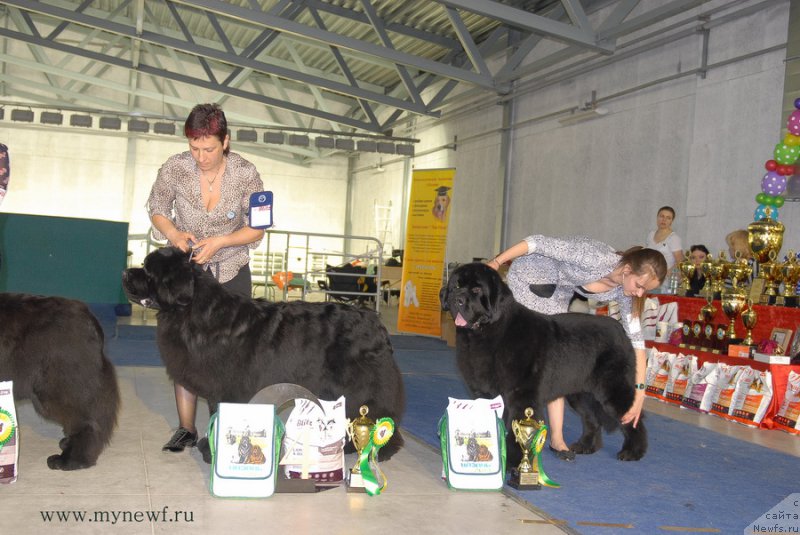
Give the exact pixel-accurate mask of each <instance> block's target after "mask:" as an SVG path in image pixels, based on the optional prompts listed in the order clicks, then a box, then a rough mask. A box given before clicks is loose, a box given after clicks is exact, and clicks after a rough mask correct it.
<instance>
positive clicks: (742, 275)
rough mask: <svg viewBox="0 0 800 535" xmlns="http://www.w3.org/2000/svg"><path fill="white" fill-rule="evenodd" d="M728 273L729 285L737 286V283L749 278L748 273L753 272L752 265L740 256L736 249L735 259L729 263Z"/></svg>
mask: <svg viewBox="0 0 800 535" xmlns="http://www.w3.org/2000/svg"><path fill="white" fill-rule="evenodd" d="M728 274H729V275H730V278H731V286H733V287H734V288H738V287H739V283H744V282H746V281H748V280H750V275H752V274H753V266H751V265H750V262H748V261H747V260H746V259H744V258H743V257H742V253H741V251H736V259H735V260H734V261H733V262H732V263H731V266H730V269H729V270H728Z"/></svg>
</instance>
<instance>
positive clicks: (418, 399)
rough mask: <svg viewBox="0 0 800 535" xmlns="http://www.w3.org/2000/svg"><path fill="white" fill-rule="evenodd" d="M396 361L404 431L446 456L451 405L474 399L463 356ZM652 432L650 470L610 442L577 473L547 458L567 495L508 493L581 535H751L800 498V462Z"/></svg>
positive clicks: (708, 436)
mask: <svg viewBox="0 0 800 535" xmlns="http://www.w3.org/2000/svg"><path fill="white" fill-rule="evenodd" d="M395 355H396V357H397V360H398V364H399V366H400V368H401V370H402V371H403V377H404V380H405V384H406V393H407V397H408V400H409V401H408V406H407V410H406V415H405V417H404V419H403V428H404V429H405V430H406V431H407V432H409V433H411V434H413V435H415V436H417V437H418V438H420V439H421V440H423V441H425V442H427V443H428V444H430V445H432V446H434V447H436V448H438V447H439V438H438V436H437V433H436V429H437V422H438V420H439V418H440V417H441V415H442V414H443V413H444V411H445V409H446V408H447V397H448V396H450V397H455V398H468V397H469V396H468V394H467V391H466V388H465V386H464V384H463V382H462V381H461V379H460V376H459V374H458V371H457V368H456V365H455V351H454V350H453V349H452V348H448V347H447V346H444V347H430V348H429V349H427V350H425V351H411V350H404V349H396V350H395ZM708 418H714V416H710V415H709V416H708ZM646 424H647V429H648V434H649V439H650V449H649V451H648V453H647V455H646V456H645V457H644V459H642V460H641V461H638V462H625V463H623V462H620V461H617V459H616V452H617V451H618V450H619V449H620V448H621V447H622V435H621V434H620V433H614V434H610V435H608V434H607V435H605V436H604V441H605V444H604V447H603V448H602V449H601V450H600V451H598V452H597V453H595V454H593V455H586V456H578V458H577V460H576V462H573V463H567V462H564V461H561V460H558V459H556V458H555V456H554V455H553V454H552V453H550V452H549V451H547V450H545V452H544V453H543V461H542V462H543V467H544V470H545V472H546V473H547V474H548V476H550V478H551V479H553V480H554V481H556V482H558V483H559V484H561V488H559V489H549V488H545V489H542V490H538V491H516V490H514V489H512V488H510V487H507V490H508V491H509V492H511V493H513V494H515V495H517V496H519V497H520V498H522V499H523V500H525V501H527V502H529V503H531V504H532V505H533V506H535V507H536V508H537V509H539V510H540V511H542V512H543V513H545V514H546V515H548V516H549V517H550V518H552V519H554V520H563V521H566V523H567V525H568V526H569V527H571V528H572V529H574V530H577V531H578V532H580V533H586V534H609V535H611V534H618V533H619V534H623V533H624V534H630V533H658V532H662V533H663V532H668V531H682V532H691V531H697V530H702V531H703V532H717V533H742V532H743V530H744V529H745V528H746V527H747V526H748V525H749V524H750V523H751V522H753V521H755V520H756V519H757V518H759V517H760V516H761V515H763V514H764V513H766V512H767V511H768V510H769V509H771V508H772V507H773V506H775V505H777V504H778V503H779V502H780V501H781V500H783V499H784V498H786V497H787V496H788V495H789V494H792V493H793V492H797V491H798V489H800V485H798V483H797V467H798V459H797V458H796V457H792V456H790V455H786V454H783V453H779V452H776V451H773V450H770V449H767V448H763V447H761V446H756V445H754V444H750V443H748V442H742V441H740V440H737V439H734V438H731V437H727V436H724V435H720V434H718V433H715V432H713V431H709V430H706V429H701V428H698V427H695V426H692V425H688V424H684V423H681V422H678V421H676V420H672V419H670V418H666V417H663V416H659V415H655V414H650V415H648V416H647V420H646ZM730 425H737V424H734V423H731V424H730ZM564 429H565V434H566V438H567V441H568V442H570V441H574V440H577V438H578V436H579V434H580V429H581V428H580V419H579V418H578V416H577V415H576V414H575V413H573V412H572V411H571V410H569V409H568V410H567V414H566V415H565V423H564ZM764 432H765V433H776V432H779V431H764ZM798 525H800V523H798ZM797 529H800V528H797ZM708 530H711V531H708ZM717 530H718V531H717Z"/></svg>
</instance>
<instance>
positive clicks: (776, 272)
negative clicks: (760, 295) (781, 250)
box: [761, 251, 783, 305]
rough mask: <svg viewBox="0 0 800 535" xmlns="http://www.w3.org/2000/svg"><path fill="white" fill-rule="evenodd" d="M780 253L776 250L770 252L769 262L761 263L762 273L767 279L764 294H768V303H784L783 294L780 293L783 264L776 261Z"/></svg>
mask: <svg viewBox="0 0 800 535" xmlns="http://www.w3.org/2000/svg"><path fill="white" fill-rule="evenodd" d="M777 256H778V254H777V253H776V252H775V251H770V252H769V262H765V263H764V264H762V265H761V268H762V273H763V276H764V279H765V281H766V284H765V290H764V295H765V296H767V303H766V304H770V305H782V304H783V299H782V297H783V296H780V295H779V294H778V288H779V287H780V285H781V275H782V273H781V264H780V262H777V261H776V258H777Z"/></svg>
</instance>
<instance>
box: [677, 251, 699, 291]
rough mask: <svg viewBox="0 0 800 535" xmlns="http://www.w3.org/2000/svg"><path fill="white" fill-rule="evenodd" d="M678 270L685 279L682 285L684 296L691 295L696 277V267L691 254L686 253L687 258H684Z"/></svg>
mask: <svg viewBox="0 0 800 535" xmlns="http://www.w3.org/2000/svg"><path fill="white" fill-rule="evenodd" d="M678 269H679V270H680V272H681V276H682V277H683V282H682V284H681V290H683V295H689V292H691V291H692V283H691V281H692V277H693V276H694V270H695V265H694V262H692V257H691V253H690V252H688V251H687V252H686V258H684V259H683V260H682V261H681V262H680V263H679V264H678Z"/></svg>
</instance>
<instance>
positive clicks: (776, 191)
mask: <svg viewBox="0 0 800 535" xmlns="http://www.w3.org/2000/svg"><path fill="white" fill-rule="evenodd" d="M761 191H763V192H764V193H766V194H767V195H780V194H781V193H783V192H784V191H786V177H785V176H782V175H779V174H778V173H777V172H775V171H770V172H768V173H767V174H765V175H764V177H763V178H762V179H761Z"/></svg>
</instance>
